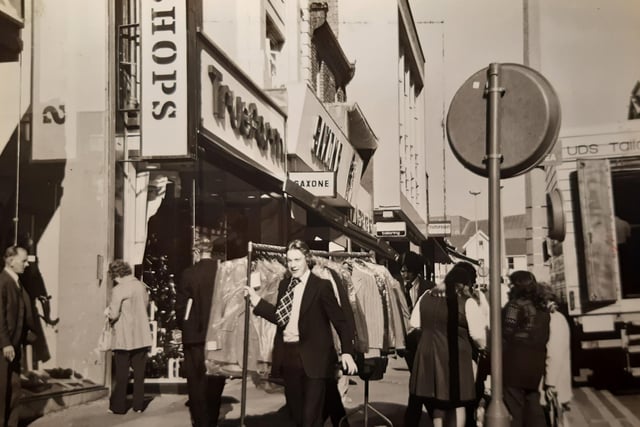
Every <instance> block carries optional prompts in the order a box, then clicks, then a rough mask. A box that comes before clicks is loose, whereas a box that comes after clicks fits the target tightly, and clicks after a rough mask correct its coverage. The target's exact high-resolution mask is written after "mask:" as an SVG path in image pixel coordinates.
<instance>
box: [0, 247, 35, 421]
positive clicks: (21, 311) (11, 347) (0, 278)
mask: <svg viewBox="0 0 640 427" xmlns="http://www.w3.org/2000/svg"><path fill="white" fill-rule="evenodd" d="M27 265H29V263H28V261H27V251H26V250H25V249H24V248H21V247H19V246H10V247H9V248H7V250H6V251H5V253H4V270H2V272H0V348H2V357H0V416H2V419H1V420H0V426H1V427H17V426H18V416H19V414H18V411H17V407H18V400H19V398H20V359H21V356H22V354H21V353H22V352H21V349H22V345H24V344H26V343H28V342H32V341H33V338H34V336H33V332H32V331H33V330H34V329H35V328H34V320H33V317H32V312H31V303H30V301H29V296H28V295H27V292H26V291H25V290H24V288H23V287H22V286H21V285H20V280H19V278H18V275H19V274H22V273H23V272H24V269H25V268H26V267H27Z"/></svg>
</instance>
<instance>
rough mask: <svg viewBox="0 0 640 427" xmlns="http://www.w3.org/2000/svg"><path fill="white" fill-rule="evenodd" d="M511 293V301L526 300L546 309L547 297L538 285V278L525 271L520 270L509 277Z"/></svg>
mask: <svg viewBox="0 0 640 427" xmlns="http://www.w3.org/2000/svg"><path fill="white" fill-rule="evenodd" d="M509 281H510V282H511V285H512V286H511V291H509V299H526V300H529V301H531V302H533V304H534V305H535V306H536V307H538V308H542V309H546V305H547V304H546V303H547V301H546V295H545V292H544V289H543V288H542V287H541V286H540V285H539V284H538V281H537V280H536V276H534V275H533V273H530V272H528V271H525V270H518V271H514V272H513V273H511V275H510V276H509Z"/></svg>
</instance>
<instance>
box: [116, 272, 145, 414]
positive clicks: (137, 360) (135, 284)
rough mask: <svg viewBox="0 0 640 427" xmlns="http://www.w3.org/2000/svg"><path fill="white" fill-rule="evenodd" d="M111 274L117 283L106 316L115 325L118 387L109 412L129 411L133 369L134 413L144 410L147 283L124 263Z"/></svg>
mask: <svg viewBox="0 0 640 427" xmlns="http://www.w3.org/2000/svg"><path fill="white" fill-rule="evenodd" d="M109 274H110V276H111V278H112V279H113V280H114V281H115V285H114V287H113V291H112V294H111V303H110V304H109V306H108V307H107V308H106V309H105V311H104V313H105V315H106V316H108V317H109V319H110V321H111V323H112V325H113V331H114V336H113V346H112V349H113V355H114V362H115V386H114V387H113V389H112V392H111V398H110V399H109V412H112V413H114V414H124V413H126V412H127V406H126V399H127V383H128V382H129V368H132V369H133V410H134V411H136V412H142V411H143V410H144V370H145V365H146V362H147V352H148V351H149V347H151V331H150V328H149V316H148V314H147V306H148V305H149V293H148V292H147V288H146V286H145V284H144V283H142V282H141V281H139V280H138V279H136V278H135V277H134V276H133V274H132V270H131V266H129V264H128V263H126V262H125V261H122V260H115V261H113V262H112V263H111V264H109Z"/></svg>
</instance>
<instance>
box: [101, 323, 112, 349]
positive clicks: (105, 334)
mask: <svg viewBox="0 0 640 427" xmlns="http://www.w3.org/2000/svg"><path fill="white" fill-rule="evenodd" d="M112 340H113V328H112V327H111V323H110V322H109V318H108V317H107V318H105V319H104V326H103V327H102V332H100V336H99V337H98V351H109V350H111V346H112Z"/></svg>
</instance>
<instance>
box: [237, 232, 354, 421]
mask: <svg viewBox="0 0 640 427" xmlns="http://www.w3.org/2000/svg"><path fill="white" fill-rule="evenodd" d="M310 257H311V253H310V250H309V247H308V246H307V245H306V243H304V242H302V241H301V240H293V241H292V242H290V243H289V244H288V245H287V269H288V270H289V273H290V274H291V277H286V278H285V279H283V280H282V281H281V282H280V284H279V287H278V296H277V299H276V304H275V305H273V304H270V303H268V302H267V301H264V300H263V299H261V298H260V296H259V295H258V294H257V292H256V291H255V290H254V289H252V288H251V287H246V288H245V289H246V292H247V294H248V295H249V298H250V301H251V304H252V305H253V306H254V307H255V308H254V310H253V312H254V313H255V314H256V315H258V316H261V317H263V318H265V319H267V320H268V321H270V322H272V323H275V324H276V325H277V326H278V327H277V330H276V335H275V339H274V346H273V357H272V367H271V373H272V375H274V376H281V377H282V379H283V380H284V388H285V398H286V401H287V407H288V409H289V412H290V414H291V418H292V420H293V421H294V422H295V424H296V425H298V426H304V427H314V426H320V425H322V421H323V417H322V410H323V407H324V401H325V392H326V384H327V379H328V378H333V376H334V375H335V363H336V362H337V358H336V351H335V349H334V346H333V338H332V333H331V324H333V327H334V328H335V330H336V332H337V333H338V336H339V337H340V343H341V347H342V354H341V356H340V358H341V362H342V368H343V370H345V371H346V372H347V373H348V374H354V373H356V372H357V370H358V368H357V366H356V363H355V361H354V359H353V356H352V353H353V352H354V337H353V332H352V330H351V329H350V328H349V327H348V325H347V319H346V317H345V315H344V312H343V310H342V309H341V308H340V306H339V305H338V301H337V300H336V297H335V294H334V293H333V288H332V286H331V282H329V281H328V280H324V279H321V278H319V277H318V276H315V275H313V274H311V271H310V270H309V263H310Z"/></svg>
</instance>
